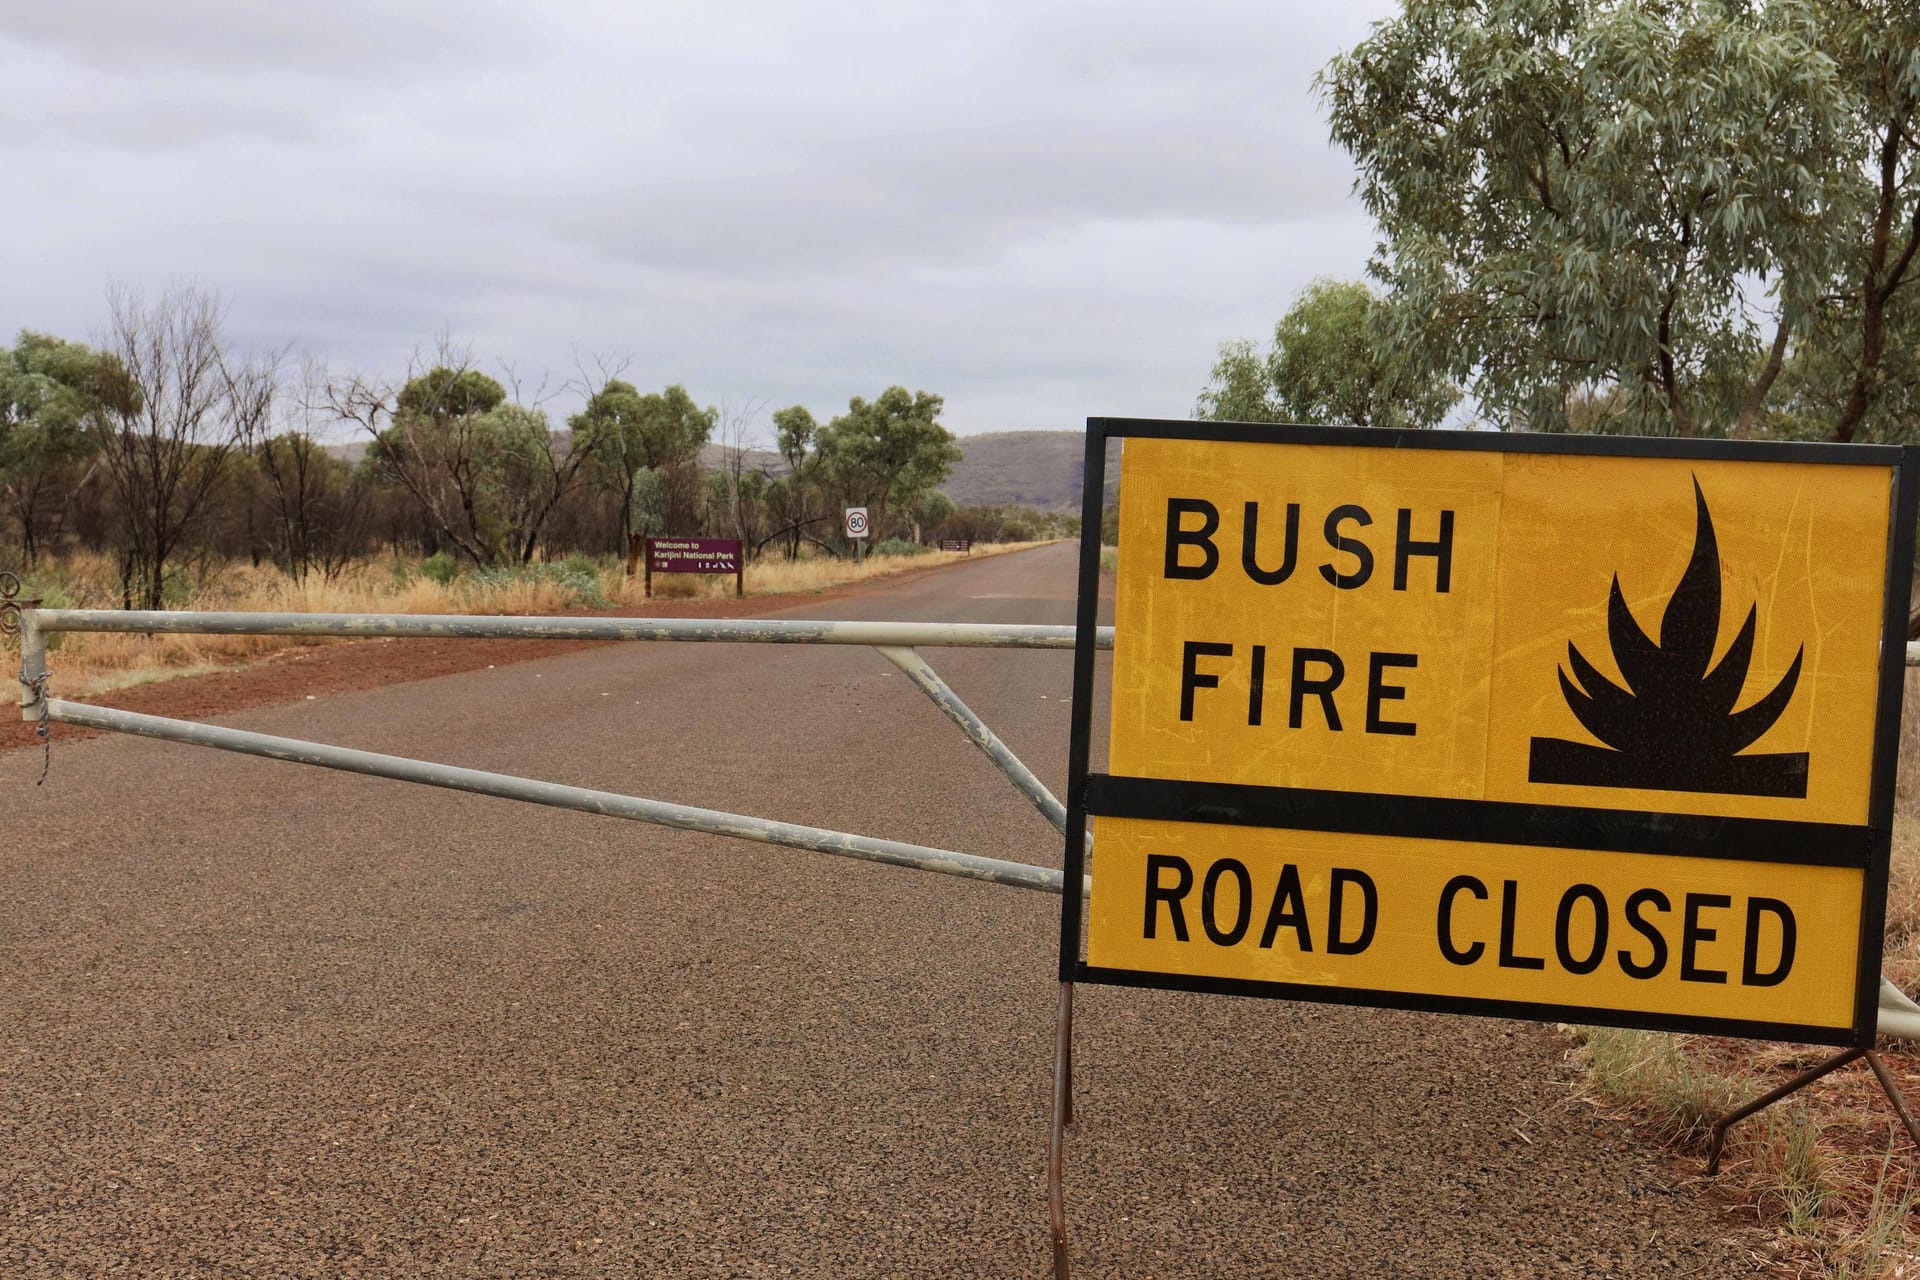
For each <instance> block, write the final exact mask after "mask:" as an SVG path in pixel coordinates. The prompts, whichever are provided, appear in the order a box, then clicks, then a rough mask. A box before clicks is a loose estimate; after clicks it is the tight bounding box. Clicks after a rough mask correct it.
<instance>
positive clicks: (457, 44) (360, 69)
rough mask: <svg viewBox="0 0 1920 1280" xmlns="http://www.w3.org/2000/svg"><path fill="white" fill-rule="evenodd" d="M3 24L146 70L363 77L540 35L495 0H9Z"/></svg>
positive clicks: (124, 68) (60, 47)
mask: <svg viewBox="0 0 1920 1280" xmlns="http://www.w3.org/2000/svg"><path fill="white" fill-rule="evenodd" d="M0 14H4V22H3V23H0V34H4V35H5V36H7V37H8V38H10V39H12V40H13V41H15V42H17V43H19V44H21V45H23V46H26V47H27V48H29V49H31V50H34V51H37V52H39V53H43V54H50V55H53V56H56V57H59V58H63V59H65V60H67V61H70V62H74V63H78V64H81V65H85V66H93V67H101V68H105V69H108V70H112V71H116V72H122V73H131V74H145V73H148V72H152V71H154V70H173V69H187V70H195V71H206V72H219V73H228V74H256V73H259V72H263V71H297V72H303V73H306V74H308V75H315V76H325V77H340V78H347V79H361V78H364V77H369V76H383V75H389V74H392V73H394V72H396V71H401V70H407V69H412V70H414V71H433V72H436V73H444V72H445V71H446V70H447V69H448V68H449V67H457V66H460V65H468V66H471V65H473V64H475V63H476V62H489V63H491V62H499V61H505V60H513V59H520V58H524V57H526V56H527V55H528V53H529V52H530V51H531V50H532V49H533V48H534V47H536V46H537V44H538V43H539V40H538V36H539V32H540V30H541V26H540V24H539V23H538V22H536V21H535V20H533V19H532V16H531V14H530V13H523V12H516V10H515V7H514V6H512V5H509V4H507V3H504V0H498V2H493V3H463V4H460V5H452V4H441V3H433V2H431V0H411V2H409V0H328V3H327V4H325V5H304V4H276V3H260V2H259V0H166V3H154V2H153V0H61V2H60V3H58V4H45V3H35V2H33V0H9V2H8V3H7V4H6V5H4V6H0Z"/></svg>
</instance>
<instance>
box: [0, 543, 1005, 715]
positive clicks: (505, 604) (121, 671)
mask: <svg viewBox="0 0 1920 1280" xmlns="http://www.w3.org/2000/svg"><path fill="white" fill-rule="evenodd" d="M1038 545H1040V544H1039V543H1037V542H1000V543H986V544H980V545H978V546H976V547H975V548H974V549H973V550H972V551H971V553H962V552H958V551H939V550H935V549H933V548H929V547H921V546H917V545H914V544H897V545H895V546H892V547H890V548H888V549H887V552H886V553H884V554H874V555H870V556H867V557H865V558H864V559H862V560H860V561H858V562H856V561H854V560H851V559H841V558H836V557H832V556H825V555H802V556H801V557H799V558H797V559H794V560H785V559H780V558H763V559H761V560H758V561H755V562H753V563H750V564H748V566H747V569H746V580H745V584H744V585H745V589H746V594H747V595H748V596H750V597H751V596H772V595H794V594H805V593H809V592H818V591H824V590H826V589H828V588H831V587H836V586H841V585H844V584H847V583H851V582H862V581H866V580H868V579H872V578H881V577H887V576H889V575H892V574H898V573H903V572H906V571H908V570H913V569H921V568H927V567H931V566H937V565H945V564H952V563H954V562H955V561H959V560H964V559H966V558H967V555H968V554H971V555H973V556H989V555H996V554H999V553H1002V552H1007V551H1018V550H1023V549H1025V548H1027V547H1032V546H1038ZM643 583H644V580H643V579H642V578H641V577H639V576H634V577H628V576H627V574H626V566H625V563H624V562H623V561H621V560H619V559H617V558H614V557H608V556H602V557H599V558H595V557H591V556H585V555H573V556H569V557H566V558H564V559H562V560H557V561H550V562H549V561H540V562H536V563H534V564H531V565H516V566H512V567H507V568H498V569H472V568H462V567H461V566H460V565H459V564H458V563H457V562H455V561H452V560H450V559H446V558H437V559H435V558H430V559H428V560H424V561H421V560H414V559H409V558H406V557H403V556H398V555H393V554H385V555H379V556H371V557H367V558H365V559H363V560H359V561H356V562H354V563H353V564H351V565H348V566H345V567H343V568H342V569H341V571H340V572H338V573H336V574H334V575H333V576H331V577H326V578H322V577H319V576H310V577H308V578H305V579H297V578H293V577H290V576H289V575H287V574H286V573H285V572H283V571H282V570H281V569H280V568H279V567H278V566H276V565H274V564H272V563H271V562H268V563H263V564H259V565H250V564H247V563H245V562H244V561H228V562H221V563H216V564H212V565H209V566H207V567H206V569H205V574H204V576H203V577H200V578H198V579H196V581H195V583H194V584H193V585H192V586H191V587H190V588H185V589H183V590H182V591H181V592H180V593H179V594H178V595H177V596H174V597H170V598H169V599H168V601H167V604H168V606H169V607H170V608H180V609H221V610H243V611H262V612H292V613H465V614H480V613H486V614H507V615H515V616H528V615H536V614H537V615H559V614H577V613H602V614H626V615H633V616H644V615H646V614H648V613H652V612H661V611H663V610H662V606H661V605H660V603H659V602H661V601H686V600H721V601H725V600H730V599H732V598H733V594H734V580H733V575H731V574H677V573H676V574H656V575H655V576H654V581H653V598H652V599H648V598H647V597H646V596H645V595H644V594H643V590H644V586H643ZM118 591H119V581H118V574H117V570H116V567H115V565H114V563H113V562H112V561H111V560H110V559H108V558H106V557H104V556H100V555H96V554H88V553H84V552H82V553H77V554H74V555H71V556H68V557H64V558H62V559H61V560H59V561H57V562H56V561H43V562H42V567H41V569H40V570H39V571H38V572H36V573H34V574H31V575H28V577H27V579H26V581H25V584H24V586H23V594H24V595H26V596H29V597H39V598H41V600H42V602H43V603H44V604H45V605H46V606H47V607H49V608H95V609H101V608H106V609H110V608H114V607H116V605H117V601H118ZM671 609H672V606H666V611H671ZM334 643H339V642H338V641H336V640H329V639H325V638H319V637H290V636H217V635H155V636H146V635H116V634H102V633H97V632H72V633H56V634H54V635H52V636H50V637H48V647H49V649H50V650H51V652H50V655H49V658H50V662H49V665H50V666H51V667H52V668H53V670H54V673H55V679H56V680H57V682H58V686H57V687H58V691H59V692H60V693H61V694H62V695H63V696H68V697H84V696H86V695H88V694H93V693H99V692H102V691H104V690H107V689H114V688H120V687H123V686H125V685H129V684H142V683H146V682H148V681H151V680H159V679H168V678H172V677H175V676H182V675H198V674H203V673H205V672H209V671H216V670H221V669H224V668H229V667H233V666H237V665H242V664H245V663H247V662H251V661H255V660H258V659H259V658H261V657H263V656H265V655H268V654H272V653H276V652H280V651H283V650H287V649H293V648H303V647H308V646H312V645H321V644H334ZM9 652H17V644H16V645H15V646H14V647H13V648H11V649H10V650H9Z"/></svg>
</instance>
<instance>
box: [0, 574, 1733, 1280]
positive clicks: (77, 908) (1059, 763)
mask: <svg viewBox="0 0 1920 1280" xmlns="http://www.w3.org/2000/svg"><path fill="white" fill-rule="evenodd" d="M1073 560H1074V557H1073V553H1072V551H1071V549H1069V548H1067V547H1053V548H1046V549H1042V550H1038V551H1034V552H1027V553H1022V554H1017V555H1012V556H1006V557H1000V558H992V559H983V560H979V561H975V562H971V563H967V564H964V565H961V566H959V567H956V568H954V569H952V570H948V571H943V572H940V573H935V574H931V575H926V576H923V577H920V578H918V579H916V580H914V581H912V582H909V583H907V584H904V585H899V586H895V587H892V588H887V589H881V590H876V591H874V592H871V593H868V594H866V595H861V596H857V597H855V598H851V599H842V600H838V601H835V602H832V603H831V604H830V605H826V606H816V607H815V610H814V612H815V613H816V614H819V615H821V616H841V617H875V618H910V619H954V620H979V621H1023V622H1069V621H1071V620H1072V594H1073V585H1074V577H1073ZM807 612H808V611H806V610H799V611H795V612H794V613H793V614H790V615H788V616H806V614H807ZM929 657H930V658H931V659H932V661H933V663H934V666H935V668H936V669H937V670H939V671H941V672H942V673H943V674H944V675H946V676H947V677H948V679H949V680H950V682H951V683H952V684H953V685H954V686H955V688H956V689H957V690H958V691H959V692H960V694H961V696H963V697H964V698H966V699H967V700H968V701H969V702H971V703H972V705H973V706H974V707H975V708H976V709H977V710H978V711H980V712H981V713H982V714H983V715H984V716H985V717H986V719H987V721H988V723H990V724H992V725H993V726H994V727H995V728H996V729H997V730H998V731H999V732H1000V733H1001V734H1002V736H1003V737H1005V738H1006V740H1007V741H1008V742H1009V743H1010V744H1011V745H1012V746H1013V747H1014V749H1015V750H1016V751H1018V752H1019V753H1020V754H1021V755H1022V756H1023V758H1025V759H1026V760H1027V761H1028V762H1030V763H1031V764H1032V765H1033V766H1034V767H1035V769H1036V770H1037V771H1038V772H1039V773H1040V775H1041V776H1042V778H1043V779H1045V780H1046V781H1047V782H1048V784H1049V785H1050V786H1052V787H1053V788H1055V790H1056V791H1059V790H1060V789H1061V787H1062V786H1063V784H1064V771H1065V758H1066V735H1067V719H1068V704H1067V697H1068V692H1069V687H1068V686H1069V670H1070V656H1069V655H1066V654H1038V653H1017V654H1007V653H990V652H968V651H929ZM105 701H109V702H110V701H111V699H105ZM227 722H228V723H233V724H236V725H238V726H240V727H243V728H250V729H256V730H261V731H265V732H271V733H280V734H287V735H292V736H303V737H312V738H317V739H320V740H322V741H329V742H338V743H343V744H348V745H352V746H358V747H365V748H369V749H373V750H379V751H387V752H395V753H399V754H404V755H414V756H424V757H428V758H433V759H441V760H446V761H449V762H453V763H458V764H463V765H468V766H473V767H478V768H482V769H492V770H501V771H507V772H518V773H525V774H531V775H534V776H540V777H546V778H551V779H555V780H559V781H564V782H570V783H576V784H581V785H585V786H590V787H600V788H606V789H610V790H618V791H628V792H632V793H635V794H641V795H647V796H653V797H659V798H664V799H671V800H678V801H684V802H688V803H692V804H700V805H708V806H713V807H718V808H732V809H736V810H739V811H744V812H748V813H755V814H760V815H763V816H768V817H779V818H785V819H789V820H792V821H798V822H804V823H812V824H817V825H821V826H830V827H840V828H843V829H847V830H854V831H860V832H865V833H869V834H874V835H882V836H889V837H893V838H896V839H903V840H909V841H914V842H918V843H925V844H934V845H943V846H946V847H950V848H956V849H962V850H968V851H972V852H978V853H984V854H991V855H994V856H999V857H1007V858H1015V859H1019V860H1023V861H1034V862H1046V863H1049V864H1051V865H1058V862H1059V844H1060V842H1059V840H1058V838H1057V837H1055V836H1054V835H1053V833H1052V831H1051V829H1050V828H1048V827H1047V826H1046V825H1045V823H1044V822H1043V821H1042V820H1041V819H1040V818H1039V817H1038V816H1037V815H1036V814H1034V813H1032V812H1031V811H1030V810H1028V809H1027V808H1026V807H1025V806H1024V804H1023V802H1022V801H1021V800H1020V799H1019V797H1018V796H1017V795H1016V793H1015V792H1014V791H1013V789H1012V788H1011V787H1010V786H1009V785H1007V784H1006V783H1005V782H1004V780H1002V779H1001V778H1000V776H999V775H998V774H997V773H996V772H995V771H994V770H993V768H992V766H991V765H990V764H988V763H987V761H986V760H985V759H984V758H982V757H981V756H979V755H978V754H977V753H975V752H974V751H973V750H972V748H970V747H968V746H967V745H966V744H965V743H964V741H963V740H962V739H961V738H960V736H959V734H958V733H957V732H956V731H955V730H954V729H953V727H952V726H951V725H949V724H948V723H947V722H946V721H945V720H944V719H943V718H942V717H941V716H940V715H939V713H938V712H937V711H936V710H935V709H934V708H933V706H932V705H931V704H930V703H928V702H927V701H926V700H925V699H924V698H923V697H922V696H921V695H920V694H919V693H918V692H917V691H916V690H914V689H913V688H912V687H911V686H910V685H909V684H908V683H907V682H906V680H904V679H903V678H901V677H900V675H899V674H898V673H897V672H895V671H894V670H893V668H891V667H890V666H889V665H888V664H887V663H886V662H885V660H884V659H882V658H881V657H879V656H878V655H876V654H873V653H871V652H869V651H866V650H864V649H840V648H787V647H779V648H774V647H765V646H757V647H756V646H713V645H683V646H664V645H662V646H645V645H624V646H611V647H603V648H597V649H592V650H587V651H583V652H575V653H569V654H565V655H561V656H548V657H543V658H541V659H539V660H537V661H533V662H527V663H520V664H516V665H511V666H501V667H499V668H497V669H495V670H487V671H475V672H471V673H467V674H464V675H455V676H448V677H444V678H440V679H433V680H423V681H417V682H414V683H410V684H401V685H395V686H391V687H388V688H385V689H379V690H373V691H368V692H361V693H352V694H345V695H341V696H337V697H328V698H323V699H321V700H319V701H314V702H302V703H297V704H294V705H291V706H282V707H274V708H264V709H257V710H253V711H248V712H244V713H241V714H238V715H234V716H231V717H228V718H227ZM39 765H40V761H39V757H38V754H37V753H34V752H12V753H8V754H6V755H4V756H0V783H3V784H4V785H5V786H6V787H7V788H8V789H9V790H8V795H9V806H8V807H9V811H10V813H11V815H12V819H11V821H10V823H9V824H8V825H9V829H10V830H9V834H10V838H9V840H8V841H7V843H6V847H5V850H4V853H3V854H0V1099H3V1100H4V1103H3V1105H4V1115H5V1123H6V1127H7V1141H6V1142H5V1144H4V1146H3V1147H0V1276H6V1277H10V1278H12V1277H41V1276H69V1275H71V1276H91V1275H102V1274H125V1275H135V1276H164V1277H186V1276H195V1277H199V1276H206V1277H226V1276H260V1277H270V1276H271V1277H278V1276H315V1277H318V1276H328V1277H334V1276H369V1277H371V1276H381V1277H386V1276H393V1277H400V1276H408V1277H411V1276H459V1277H481V1276H490V1277H491V1276H498V1277H522V1276H669V1277H679V1276H729V1277H733V1276H738V1277H763V1276H765V1277H771V1276H786V1275H794V1276H833V1277H868V1276H902V1277H905V1276H913V1277H922V1276H925V1277H933V1276H952V1277H982V1276H987V1277H1000V1276H1006V1277H1036V1276H1040V1275H1042V1274H1044V1272H1045V1269H1046V1263H1047V1257H1048V1247H1047V1232H1046V1200H1045V1194H1044V1189H1043V1167H1044V1157H1045V1150H1046V1133H1047V1098H1048V1092H1049V1076H1050V1068H1051V1035H1052V1017H1053V1006H1054V1000H1055V994H1056V991H1057V987H1056V985H1055V982H1054V978H1053V974H1054V967H1055V962H1056V957H1055V938H1056V929H1057V921H1058V901H1057V899H1054V898H1051V897H1048V896H1043V895H1039V894H1034V893H1029V892H1024V891H1020V890H1014V889H1005V888H998V887H994V886H991V885H984V884H978V883H972V882H963V881H957V880H951V879H948V878H945V877H939V876H933V875H927V874H923V873H916V872H910V871H901V870H896V869H892V868H887V867H879V866H872V865H867V864H862V863H855V862H849V861H845V860H841V859H833V858H826V857H822V856H818V855H813V854H806V853H800V852H796V851H790V850H782V849H775V848H769V847H764V846H758V845H750V844H743V843H740V842H735V841H727V840H721V839H717V838H714V837H707V836H699V835H692V834H687V833H678V832H671V831H665V830H661V829H655V828H649V827H644V826H640V825H638V824H633V823H625V822H620V821H616V820H611V819H604V818H593V817H588V816H584V815H577V814H567V813H560V812H556V811H553V810H546V809H538V808H533V807H529V806H522V805H515V804H512V803H509V802H505V801H497V800H489V799H484V798H480V797H474V796H464V795H457V794H453V793H448V792H439V791H431V790H426V789H423V788H415V787H409V786H406V785H404V784H401V783H393V782H384V781H376V780H371V779H365V778H359V777H352V776H346V775H340V774H332V773H327V772H324V771H321V770H316V769H308V768H302V767H299V766H292V765H284V764H275V763H271V762H267V761H260V760H252V759H247V758H242V757H236V756H229V755H225V754H222V753H218V752H212V751H206V750H199V749H195V748H190V747H182V746H173V745H168V744H162V743H152V742H145V741H137V740H130V739H119V738H99V739H95V740H92V741H86V742H73V743H67V744H65V745H61V744H59V743H57V742H56V746H55V752H54V757H53V773H52V778H51V780H50V781H49V782H48V783H47V785H46V786H45V787H44V788H42V789H39V790H36V789H35V788H34V786H33V778H34V777H35V776H36V775H37V773H38V770H39ZM1076 1049H1077V1053H1078V1069H1079V1085H1080V1093H1079V1113H1078V1116H1077V1123H1076V1125H1075V1129H1074V1132H1073V1134H1072V1136H1071V1138H1070V1141H1069V1146H1068V1184H1067V1186H1068V1207H1069V1221H1070V1224H1071V1229H1072V1242H1073V1256H1074V1260H1075V1263H1076V1274H1077V1275H1080V1276H1087V1277H1093V1276H1105V1277H1116V1278H1119V1277H1125V1278H1128V1280H1133V1278H1137V1277H1149V1276H1150V1277H1173V1276H1215V1277H1231V1278H1234V1280H1240V1278H1244V1277H1255V1276H1273V1277H1281V1276H1287V1277H1294V1276H1329V1277H1332V1276H1356V1277H1360V1276H1365V1277H1379V1276H1420V1277H1431V1276H1515V1277H1534V1276H1541V1275H1553V1274H1568V1275H1579V1276H1623V1277H1624V1276H1634V1277H1656V1276H1657V1277H1663V1278H1664V1277H1672V1276H1687V1275H1698V1276H1705V1277H1714V1278H1715V1280H1719V1278H1722V1277H1727V1276H1734V1275H1745V1274H1752V1273H1753V1272H1754V1271H1755V1269H1756V1264H1755V1262H1754V1261H1753V1259H1754V1255H1755V1251H1756V1250H1757V1249H1758V1248H1759V1247H1760V1246H1759V1244H1758V1242H1757V1240H1756V1237H1755V1235H1754V1233H1753V1232H1752V1230H1751V1229H1750V1228H1747V1227H1743V1226H1742V1225H1741V1224H1740V1222H1739V1221H1738V1220H1737V1219H1736V1218H1735V1217H1734V1216H1733V1214H1732V1213H1731V1211H1729V1210H1727V1209H1725V1208H1723V1207H1720V1206H1718V1205H1717V1204H1716V1203H1715V1202H1714V1201H1713V1200H1712V1199H1711V1198H1709V1197H1706V1196H1701V1195H1698V1194H1695V1192H1694V1190H1693V1189H1692V1187H1691V1186H1690V1185H1688V1184H1687V1180H1688V1179H1690V1177H1691V1174H1692V1168H1691V1166H1682V1165H1677V1164H1674V1163H1673V1162H1671V1161H1669V1160H1667V1159H1666V1158H1664V1157H1663V1156H1661V1155H1660V1154H1658V1153H1657V1152H1655V1151H1653V1150H1652V1149H1650V1147H1649V1146H1648V1145H1647V1144H1646V1143H1645V1142H1644V1141H1643V1140H1641V1139H1639V1138H1637V1137H1635V1136H1634V1135H1633V1134H1632V1133H1630V1132H1629V1131H1628V1130H1627V1129H1626V1128H1625V1127H1624V1126H1623V1125H1622V1124H1620V1123H1619V1122H1617V1121H1614V1120H1610V1119H1608V1118H1606V1117H1604V1116H1602V1115H1600V1114H1598V1113H1596V1112H1595V1110H1593V1109H1592V1108H1590V1107H1589V1106H1587V1105H1586V1104H1584V1103H1582V1102H1581V1101H1579V1100H1578V1099H1577V1098H1576V1097H1575V1096H1574V1093H1573V1090H1572V1088H1571V1085H1570V1077H1569V1075H1568V1073H1567V1071H1566V1069H1565V1067H1564V1066H1563V1064H1562V1061H1561V1059H1562V1056H1563V1053H1564V1045H1563V1042H1562V1041H1560V1040H1559V1039H1558V1038H1556V1036H1555V1035H1554V1034H1553V1033H1552V1032H1551V1031H1550V1030H1549V1029H1547V1028H1543V1027H1538V1026H1534V1025H1530V1024H1524V1023H1509V1022H1496V1021H1485V1020H1478V1019H1464V1018H1444V1017H1438V1016H1429V1015H1414V1014H1400V1013H1380V1012H1369V1011H1363V1010H1352V1009H1343V1008H1336V1007H1332V1006H1310V1005H1297V1004H1286V1003H1278V1002H1268V1001H1255V1000H1240V999H1230V998H1222V997H1202V996H1191V995H1184V994H1178V993H1159V992H1146V991H1131V990H1118V989H1101V988H1083V989H1082V991H1081V993H1080V1002H1079V1024H1078V1035H1077V1039H1076ZM1677 1184H1678V1185H1677Z"/></svg>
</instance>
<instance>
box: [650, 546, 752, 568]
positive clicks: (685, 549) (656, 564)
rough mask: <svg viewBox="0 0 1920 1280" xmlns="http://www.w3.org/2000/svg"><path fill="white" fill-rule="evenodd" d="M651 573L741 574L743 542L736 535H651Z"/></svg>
mask: <svg viewBox="0 0 1920 1280" xmlns="http://www.w3.org/2000/svg"><path fill="white" fill-rule="evenodd" d="M647 572H648V573H738V572H740V543H739V542H738V541H737V540H735V539H733V538H648V539H647Z"/></svg>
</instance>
